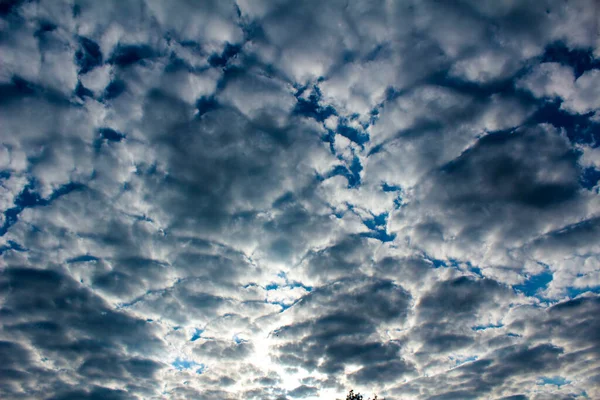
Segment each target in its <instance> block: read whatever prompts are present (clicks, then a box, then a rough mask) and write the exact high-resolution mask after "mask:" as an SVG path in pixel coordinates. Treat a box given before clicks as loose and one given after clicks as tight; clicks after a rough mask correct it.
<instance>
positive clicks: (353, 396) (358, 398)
mask: <svg viewBox="0 0 600 400" xmlns="http://www.w3.org/2000/svg"><path fill="white" fill-rule="evenodd" d="M363 399H364V398H363V395H362V394H360V393H354V390H350V392H349V393H348V395H347V396H346V400H363ZM372 400H384V399H379V398H378V397H377V395H375V397H373V399H372Z"/></svg>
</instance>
